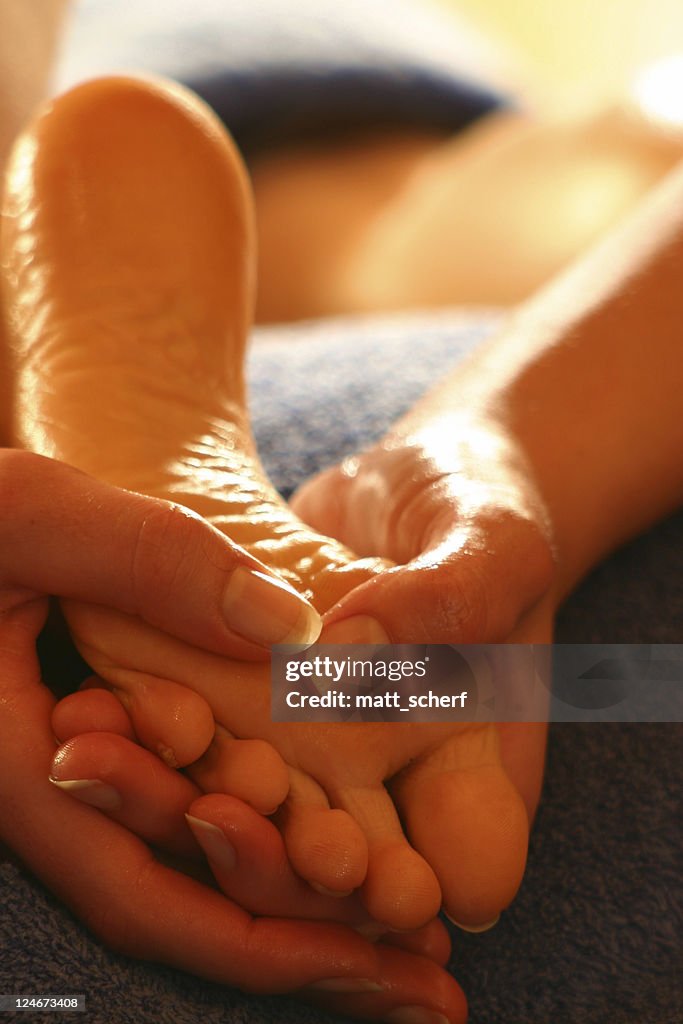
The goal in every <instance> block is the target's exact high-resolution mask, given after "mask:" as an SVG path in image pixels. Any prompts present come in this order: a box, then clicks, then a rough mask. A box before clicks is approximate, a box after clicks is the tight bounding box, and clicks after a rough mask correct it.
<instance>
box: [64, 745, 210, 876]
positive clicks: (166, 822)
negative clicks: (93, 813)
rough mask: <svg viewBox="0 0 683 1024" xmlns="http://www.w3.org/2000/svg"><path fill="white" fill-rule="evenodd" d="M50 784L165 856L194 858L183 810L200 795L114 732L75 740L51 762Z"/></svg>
mask: <svg viewBox="0 0 683 1024" xmlns="http://www.w3.org/2000/svg"><path fill="white" fill-rule="evenodd" d="M50 781H51V782H52V783H53V784H54V785H55V786H56V787H57V788H58V789H60V790H61V791H62V792H64V793H66V794H67V795H69V796H72V797H74V798H75V799H76V800H79V801H80V802H81V803H85V804H88V805H90V806H92V807H97V808H99V809H100V810H102V811H104V812H105V813H106V814H107V816H108V817H109V818H111V819H112V821H118V822H119V823H120V824H121V825H125V826H126V828H129V829H130V830H131V831H132V832H135V834H136V835H138V836H140V837H141V838H143V839H145V840H146V842H148V843H151V844H152V845H155V846H159V847H161V848H163V849H164V850H166V851H168V852H169V853H175V854H178V855H179V856H183V857H195V858H196V857H197V855H198V850H197V844H196V842H195V840H194V838H193V836H192V833H191V831H190V829H189V828H188V826H187V823H186V821H185V817H184V815H185V811H186V810H187V808H188V807H189V805H190V804H191V803H192V801H193V800H195V799H196V798H197V797H198V796H199V793H200V791H199V790H198V789H197V787H196V786H195V785H194V784H193V783H192V782H190V780H189V779H187V778H185V776H184V775H181V774H180V772H176V771H173V770H172V769H171V768H168V767H167V766H166V765H165V764H164V763H163V761H161V760H160V759H159V758H158V757H155V756H154V754H151V753H150V752H149V751H148V750H145V749H144V748H143V747H140V746H138V745H137V744H136V743H131V741H130V740H128V739H126V738H125V737H123V736H120V735H117V734H115V733H107V732H93V733H85V734H83V735H80V736H75V737H73V738H72V739H70V740H69V741H68V742H67V743H65V744H63V745H62V746H61V747H60V748H59V750H57V752H56V753H55V755H54V757H53V758H52V763H51V765H50Z"/></svg>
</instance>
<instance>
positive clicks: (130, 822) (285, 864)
mask: <svg viewBox="0 0 683 1024" xmlns="http://www.w3.org/2000/svg"><path fill="white" fill-rule="evenodd" d="M50 776H51V781H52V782H53V783H55V784H57V785H58V788H60V789H61V790H62V791H63V792H65V793H66V794H67V795H69V796H71V797H73V798H75V799H77V800H80V801H81V802H83V803H86V804H89V805H91V806H95V807H98V808H99V809H100V810H102V811H103V813H104V814H106V815H107V817H109V818H111V819H112V820H114V821H117V822H118V823H119V824H121V825H124V826H125V827H126V828H128V829H130V830H131V831H132V832H134V833H135V834H136V835H137V836H138V837H139V838H140V839H143V840H145V842H148V843H151V844H153V845H155V846H158V847H160V848H161V849H163V850H165V851H166V852H169V853H175V854H179V855H181V856H183V857H189V858H196V857H198V856H200V855H201V854H200V848H201V849H202V850H203V851H204V854H206V856H207V859H208V860H209V863H210V865H211V867H212V870H213V873H214V876H215V877H216V879H217V880H218V882H219V884H220V886H221V889H222V891H223V892H224V893H225V894H226V895H227V896H229V897H230V898H232V899H235V900H236V901H238V902H239V905H240V906H241V907H243V908H244V909H245V910H247V911H249V913H252V914H257V915H259V916H263V915H268V916H270V917H273V916H277V917H288V918H306V919H308V920H327V921H335V922H338V923H346V924H349V925H351V926H352V927H357V928H358V931H359V932H360V934H362V935H364V936H365V937H369V931H370V929H371V928H372V923H371V922H370V921H369V919H368V917H367V914H366V913H365V911H364V910H363V907H362V906H361V903H360V901H359V899H358V897H350V898H348V899H345V900H339V899H336V898H334V897H332V896H323V895H320V894H319V893H317V892H315V891H314V890H313V889H311V887H310V886H309V885H307V884H306V883H305V882H304V881H302V879H300V878H299V877H298V876H297V875H296V874H295V873H294V872H293V870H292V868H291V866H290V864H289V861H288V859H287V853H286V850H285V847H284V843H283V840H282V837H281V835H280V833H279V831H278V830H277V828H276V827H275V826H274V825H273V823H272V822H270V821H268V819H267V818H264V817H263V816H262V815H260V814H257V813H256V812H255V811H254V810H252V809H251V808H250V807H248V806H247V805H246V804H244V803H243V802H242V801H241V800H237V799H235V798H234V797H231V796H225V795H223V794H210V795H202V796H198V790H197V789H196V787H194V786H192V784H191V783H190V782H189V781H188V780H187V779H186V778H185V777H184V776H183V775H181V774H179V773H178V772H175V771H173V770H172V769H170V768H167V767H166V765H165V764H163V763H162V762H160V761H159V760H158V758H155V757H154V756H153V755H152V754H150V753H149V752H148V751H146V750H144V749H143V748H142V747H140V746H139V745H138V744H136V743H132V742H130V741H129V740H127V739H125V738H124V737H121V736H110V735H106V734H105V735H98V734H94V733H91V734H88V735H81V736H77V737H75V738H73V739H72V741H71V742H69V743H67V744H65V745H63V746H62V747H61V748H60V749H59V750H58V751H57V753H56V754H55V757H54V758H53V761H52V768H51V772H50ZM186 812H187V816H186ZM188 824H189V828H188ZM190 830H191V831H190ZM193 836H194V838H193ZM381 934H382V932H381V930H379V929H378V930H374V931H373V933H372V937H373V938H378V937H380V935H381ZM382 938H383V941H387V942H390V943H392V944H395V945H397V946H400V947H402V948H404V949H406V950H408V951H409V952H412V953H415V954H418V955H421V956H426V957H428V958H429V959H432V960H434V961H435V962H437V963H440V964H442V965H443V964H445V963H447V961H448V956H449V952H450V942H449V939H448V933H447V931H446V929H445V928H444V927H443V925H442V924H441V923H440V922H438V921H433V922H431V923H430V925H427V926H426V927H425V928H422V929H420V930H419V931H416V932H411V933H408V932H406V933H401V934H398V933H396V934H394V933H385V934H384V935H383V936H382Z"/></svg>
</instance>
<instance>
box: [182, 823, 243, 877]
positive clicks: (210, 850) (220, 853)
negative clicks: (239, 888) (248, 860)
mask: <svg viewBox="0 0 683 1024" xmlns="http://www.w3.org/2000/svg"><path fill="white" fill-rule="evenodd" d="M185 820H186V821H187V824H188V825H189V826H190V828H191V829H192V834H193V835H194V837H195V839H196V840H197V842H198V843H199V845H200V846H201V848H202V850H203V851H204V853H205V854H206V856H207V857H208V858H209V860H212V861H213V862H214V863H215V864H217V865H218V867H220V868H223V870H224V871H232V870H233V868H234V867H235V865H236V864H237V854H236V852H235V847H234V846H233V845H232V843H231V842H230V841H229V840H228V839H226V837H225V833H224V832H223V831H221V829H219V828H218V826H217V825H211V824H209V822H208V821H203V820H202V818H194V817H193V816H192V815H191V814H186V815H185Z"/></svg>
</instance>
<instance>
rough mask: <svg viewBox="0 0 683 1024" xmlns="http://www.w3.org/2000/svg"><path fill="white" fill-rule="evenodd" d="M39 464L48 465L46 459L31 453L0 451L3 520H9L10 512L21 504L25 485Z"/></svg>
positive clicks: (0, 503) (15, 449) (0, 499)
mask: <svg viewBox="0 0 683 1024" xmlns="http://www.w3.org/2000/svg"><path fill="white" fill-rule="evenodd" d="M39 463H44V464H45V465H49V462H48V460H47V459H43V458H41V457H40V456H39V455H34V454H33V452H25V451H20V450H19V449H17V448H3V449H2V450H0V505H1V507H2V510H3V518H4V519H7V518H8V517H9V518H11V516H12V512H13V510H14V509H16V507H17V505H18V504H19V503H20V502H22V499H23V497H24V495H25V492H26V485H27V483H28V482H30V481H31V480H32V479H33V476H34V474H35V472H36V469H37V466H38V464H39Z"/></svg>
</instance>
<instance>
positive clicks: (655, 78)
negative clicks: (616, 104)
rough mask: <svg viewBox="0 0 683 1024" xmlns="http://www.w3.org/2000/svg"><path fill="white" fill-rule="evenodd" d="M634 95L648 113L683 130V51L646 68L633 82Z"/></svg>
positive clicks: (672, 126)
mask: <svg viewBox="0 0 683 1024" xmlns="http://www.w3.org/2000/svg"><path fill="white" fill-rule="evenodd" d="M633 98H634V100H635V102H636V103H637V104H638V106H639V107H640V108H641V110H642V112H643V113H644V114H645V116H646V117H648V118H650V119H651V120H653V121H657V122H659V123H661V124H662V125H664V126H665V127H670V128H675V129H680V130H683V54H677V55H676V56H675V57H666V58H664V60H660V61H657V63H656V64H652V65H650V67H648V68H646V69H645V71H643V72H642V73H641V74H640V75H639V76H638V77H637V78H636V81H635V82H634V85H633Z"/></svg>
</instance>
